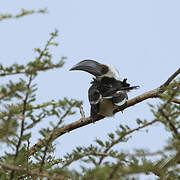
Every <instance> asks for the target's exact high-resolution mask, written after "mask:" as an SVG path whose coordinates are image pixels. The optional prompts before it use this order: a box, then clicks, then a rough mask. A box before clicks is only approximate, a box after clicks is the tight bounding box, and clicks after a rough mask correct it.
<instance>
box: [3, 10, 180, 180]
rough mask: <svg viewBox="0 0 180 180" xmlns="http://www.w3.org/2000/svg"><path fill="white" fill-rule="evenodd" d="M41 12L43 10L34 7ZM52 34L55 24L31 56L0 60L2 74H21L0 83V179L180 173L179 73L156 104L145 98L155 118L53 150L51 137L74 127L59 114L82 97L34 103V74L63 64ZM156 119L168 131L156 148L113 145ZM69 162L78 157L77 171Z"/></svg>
mask: <svg viewBox="0 0 180 180" xmlns="http://www.w3.org/2000/svg"><path fill="white" fill-rule="evenodd" d="M41 12H44V11H43V10H39V11H38V13H41ZM32 13H35V11H25V10H22V12H21V13H20V14H19V15H15V16H12V15H8V14H7V15H1V16H0V20H2V19H6V18H14V17H15V18H18V17H22V16H24V15H26V14H32ZM57 35H58V31H57V30H55V32H53V33H51V34H50V38H49V40H48V41H47V43H46V44H45V47H44V48H43V49H40V48H35V49H34V50H35V53H36V54H37V55H36V57H35V58H34V60H32V61H30V62H29V63H27V64H26V65H22V64H12V65H11V66H9V67H5V66H3V65H2V64H0V77H1V78H7V77H8V76H17V75H19V74H20V75H21V77H20V78H19V79H18V81H13V80H10V81H9V82H7V83H6V84H2V85H1V86H0V141H1V146H4V147H6V148H4V149H3V150H1V156H0V166H1V168H0V179H2V180H3V179H11V180H12V179H38V178H43V177H47V178H48V179H81V180H104V179H109V180H112V179H124V180H128V179H137V176H135V175H139V174H145V175H149V174H154V175H155V176H156V178H157V179H168V180H174V179H180V168H179V164H178V163H179V162H180V151H179V149H180V130H179V129H180V121H179V116H180V106H179V104H180V103H179V99H178V98H179V96H180V83H179V82H180V79H179V78H177V79H176V80H174V81H173V82H172V83H170V84H169V85H168V86H167V87H165V88H166V89H165V92H164V91H162V93H161V94H159V95H158V96H157V97H156V98H159V99H160V101H159V103H158V104H157V105H153V104H149V107H150V110H151V112H152V114H153V116H154V119H152V120H150V119H145V120H141V119H138V118H137V120H136V123H137V126H136V127H135V128H134V129H131V128H130V127H129V126H128V125H120V126H119V128H118V129H117V130H116V131H115V132H112V133H110V134H108V135H107V137H108V138H107V140H106V141H102V140H101V139H96V140H95V143H92V144H91V145H89V146H88V147H84V146H81V147H76V148H75V149H74V150H72V152H71V153H67V154H66V155H64V156H63V157H61V158H56V157H55V156H54V151H55V149H56V145H55V144H54V140H55V139H56V138H58V137H59V136H61V135H62V134H65V133H66V132H67V131H68V129H67V126H68V127H73V123H72V124H69V125H67V124H66V123H65V122H64V119H65V118H67V117H69V116H71V115H73V114H74V113H75V112H76V111H75V110H76V109H77V108H78V109H79V108H80V107H81V105H82V102H80V101H77V100H74V99H68V98H62V99H61V100H58V101H53V100H50V101H48V102H44V103H41V104H38V103H37V99H36V92H37V88H38V85H37V84H35V83H34V80H35V79H36V78H37V77H38V74H39V72H40V71H43V72H44V71H47V70H50V69H54V68H62V67H63V64H64V60H65V57H62V58H61V59H60V60H59V61H58V62H56V63H54V62H53V61H52V54H51V52H50V51H49V48H50V46H57V45H58V44H57V43H56V42H54V39H55V37H56V36H57ZM176 74H177V73H176ZM173 79H174V78H173ZM169 81H170V80H169ZM163 88H164V87H163ZM163 92H164V93H163ZM51 118H53V119H56V121H54V122H56V124H54V123H49V125H48V126H47V127H44V128H42V129H39V132H38V133H39V136H41V137H42V138H41V139H40V140H39V141H38V142H37V143H36V144H35V145H32V138H31V136H32V133H37V132H35V131H36V130H35V128H34V127H36V126H37V125H38V124H39V123H41V122H42V121H45V120H46V119H48V120H49V119H51ZM87 119H88V118H87ZM87 119H83V118H82V119H81V120H79V121H78V123H80V125H82V126H83V125H86V122H87ZM75 123H76V122H75ZM155 123H159V124H163V126H164V128H165V130H166V131H168V132H169V133H170V134H171V136H170V137H169V140H168V142H167V145H166V146H165V147H164V149H162V150H159V151H157V152H149V151H147V150H144V149H136V150H133V151H132V152H127V151H123V150H121V149H120V148H118V145H120V144H122V143H126V142H128V141H129V139H131V137H132V136H134V134H133V133H134V132H138V131H139V130H141V129H144V128H145V129H146V130H147V127H149V126H151V125H152V124H155ZM80 127H81V126H79V127H76V128H80ZM70 130H73V128H72V129H70ZM66 135H68V134H66ZM154 157H156V158H154ZM74 162H81V163H79V164H81V165H80V168H81V171H78V170H72V169H71V168H70V167H71V164H72V163H74Z"/></svg>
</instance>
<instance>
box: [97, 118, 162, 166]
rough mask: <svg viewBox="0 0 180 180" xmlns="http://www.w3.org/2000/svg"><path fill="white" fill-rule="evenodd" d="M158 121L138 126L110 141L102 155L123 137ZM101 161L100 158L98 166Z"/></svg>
mask: <svg viewBox="0 0 180 180" xmlns="http://www.w3.org/2000/svg"><path fill="white" fill-rule="evenodd" d="M158 121H159V119H154V120H153V121H151V122H148V123H146V124H144V125H142V126H139V127H137V128H135V129H131V130H129V131H127V132H126V133H125V134H123V135H122V136H120V137H119V138H118V139H116V140H114V141H112V143H111V144H110V145H109V146H108V147H107V148H106V149H105V150H104V152H103V153H107V152H108V151H109V150H110V149H111V148H112V147H113V146H114V145H116V144H118V143H119V142H120V141H121V139H123V138H124V137H125V136H127V135H129V134H131V133H133V132H135V131H139V130H140V129H143V128H145V127H147V126H149V125H152V124H154V123H156V122H158ZM103 159H104V157H103V156H102V157H101V158H100V160H99V163H98V164H99V165H100V164H101V163H102V161H103Z"/></svg>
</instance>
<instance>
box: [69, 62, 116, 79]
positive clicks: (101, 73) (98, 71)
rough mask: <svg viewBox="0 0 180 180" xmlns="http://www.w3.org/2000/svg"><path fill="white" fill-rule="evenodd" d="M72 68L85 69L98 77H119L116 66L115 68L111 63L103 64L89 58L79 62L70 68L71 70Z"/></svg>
mask: <svg viewBox="0 0 180 180" xmlns="http://www.w3.org/2000/svg"><path fill="white" fill-rule="evenodd" d="M72 70H81V71H85V72H88V73H90V74H92V75H94V76H95V77H97V78H98V77H106V76H107V77H110V78H111V77H113V78H115V79H119V73H118V71H117V70H116V69H115V68H113V67H112V66H110V65H107V64H101V63H98V62H97V61H94V60H89V59H87V60H83V61H81V62H79V63H77V64H76V65H74V66H73V67H72V68H71V69H70V71H72Z"/></svg>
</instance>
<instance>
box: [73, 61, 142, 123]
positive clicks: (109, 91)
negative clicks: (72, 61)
mask: <svg viewBox="0 0 180 180" xmlns="http://www.w3.org/2000/svg"><path fill="white" fill-rule="evenodd" d="M70 70H82V71H86V72H88V73H90V74H92V75H94V76H95V78H93V81H92V82H91V84H92V85H91V87H90V88H89V90H88V97H89V102H90V105H91V118H92V120H93V119H95V118H96V117H97V116H98V115H101V116H105V117H106V116H112V115H113V114H114V110H115V109H116V108H117V107H118V106H122V105H123V104H125V103H126V101H127V100H128V96H127V92H128V91H129V90H132V89H136V88H138V87H139V86H130V84H129V83H127V79H124V80H123V81H121V80H120V78H119V73H118V71H117V70H116V69H115V68H113V67H112V66H110V65H106V64H100V63H98V62H96V61H94V60H84V61H81V62H79V63H78V64H76V65H75V66H73V67H72V68H71V69H70Z"/></svg>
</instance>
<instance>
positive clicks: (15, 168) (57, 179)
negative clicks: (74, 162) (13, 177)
mask: <svg viewBox="0 0 180 180" xmlns="http://www.w3.org/2000/svg"><path fill="white" fill-rule="evenodd" d="M0 166H1V167H2V168H4V169H9V170H12V171H18V172H21V173H23V174H27V175H29V176H34V177H46V178H48V179H53V180H64V177H60V176H51V175H49V174H48V173H47V172H41V173H39V172H36V171H30V170H27V169H26V168H23V167H18V166H13V165H8V164H4V163H1V162H0Z"/></svg>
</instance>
